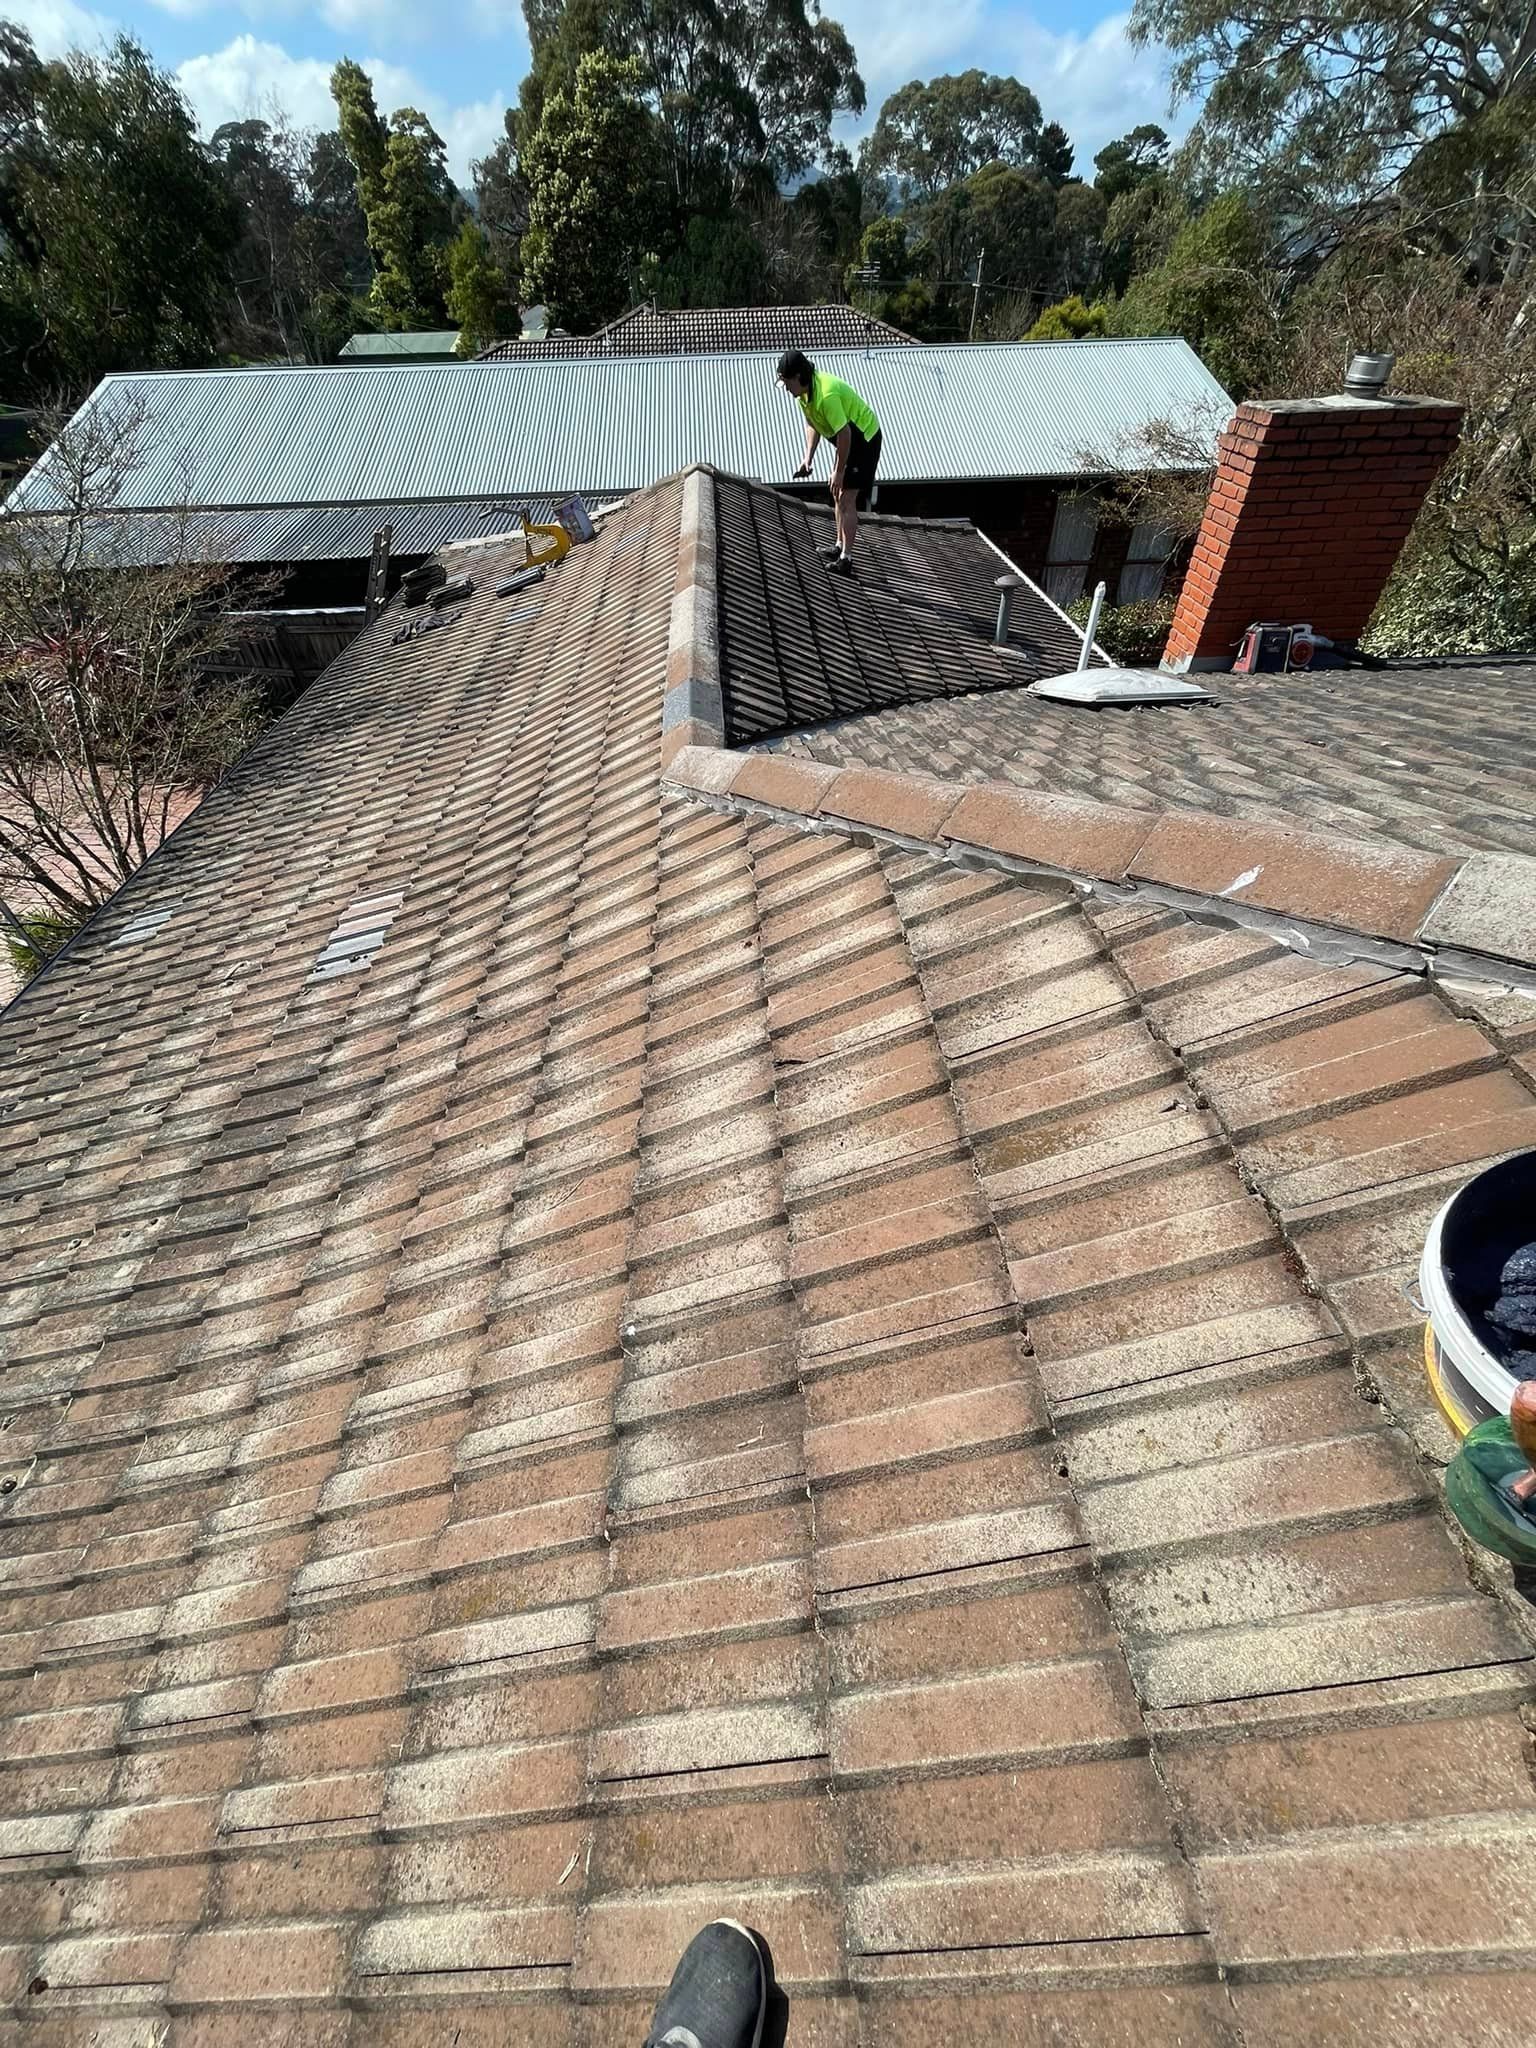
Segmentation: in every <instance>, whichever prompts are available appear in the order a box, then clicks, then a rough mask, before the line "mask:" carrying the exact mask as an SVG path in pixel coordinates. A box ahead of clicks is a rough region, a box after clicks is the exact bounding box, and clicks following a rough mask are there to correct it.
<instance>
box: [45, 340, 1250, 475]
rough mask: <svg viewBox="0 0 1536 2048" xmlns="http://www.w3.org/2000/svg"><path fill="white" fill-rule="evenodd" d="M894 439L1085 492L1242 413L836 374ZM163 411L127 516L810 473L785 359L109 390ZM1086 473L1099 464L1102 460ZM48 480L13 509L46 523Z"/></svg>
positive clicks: (998, 346)
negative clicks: (677, 475)
mask: <svg viewBox="0 0 1536 2048" xmlns="http://www.w3.org/2000/svg"><path fill="white" fill-rule="evenodd" d="M819 367H822V368H825V369H827V370H830V371H831V372H832V373H833V374H834V375H836V376H840V377H846V378H848V379H849V380H850V381H851V382H852V383H854V384H855V385H856V386H857V387H858V389H859V390H860V391H862V392H863V394H864V396H865V397H866V398H867V399H868V401H869V402H870V404H871V405H873V406H874V408H875V410H876V412H877V413H878V414H879V416H880V419H881V423H882V426H883V428H884V430H885V450H884V457H883V460H882V465H881V476H882V479H884V480H886V481H889V482H892V483H905V482H931V481H936V480H943V479H964V478H991V477H1034V476H1052V477H1057V476H1070V475H1073V474H1084V473H1091V472H1093V471H1094V470H1097V471H1098V472H1100V473H1104V472H1110V471H1114V470H1117V469H1126V468H1141V467H1145V455H1144V454H1139V453H1138V452H1137V447H1136V440H1135V437H1136V435H1137V433H1138V431H1139V430H1141V429H1144V428H1145V427H1146V426H1148V425H1149V424H1150V423H1151V422H1153V421H1157V420H1164V419H1173V420H1175V421H1178V422H1181V423H1184V424H1186V425H1188V426H1190V427H1191V428H1193V429H1194V430H1195V431H1198V432H1199V433H1201V434H1202V435H1204V436H1205V437H1206V438H1208V440H1209V442H1210V444H1211V447H1212V449H1213V450H1214V445H1215V435H1216V431H1217V429H1218V427H1219V426H1220V425H1221V424H1222V423H1223V422H1224V421H1225V419H1226V417H1227V415H1228V414H1229V413H1230V411H1231V406H1230V402H1229V400H1228V399H1227V396H1226V394H1225V392H1224V391H1223V390H1222V388H1221V386H1220V385H1219V384H1218V383H1217V382H1216V380H1215V378H1214V377H1212V376H1211V374H1210V373H1209V371H1208V370H1206V368H1205V367H1204V365H1203V364H1202V363H1201V362H1200V360H1199V358H1198V357H1197V356H1196V355H1195V353H1194V351H1193V350H1192V349H1191V348H1190V347H1189V345H1188V344H1187V343H1186V342H1184V341H1179V340H1168V341H1118V340H1117V341H1068V342H1013V343H1006V342H1005V343H995V342H994V343H990V344H988V343H982V344H977V345H975V346H969V345H960V346H954V347H940V348H872V349H868V350H858V351H854V350H842V351H834V352H826V353H824V354H823V355H822V356H821V358H820V362H819ZM135 399H138V400H141V401H142V402H143V404H144V406H145V408H146V419H147V427H146V430H145V432H144V435H143V438H142V441H141V448H140V456H141V459H140V460H139V461H138V463H137V464H136V465H135V467H134V468H133V469H132V470H131V471H130V472H129V474H128V475H127V476H126V478H125V479H124V482H123V487H122V491H121V493H120V496H119V501H118V502H119V503H120V504H121V505H122V506H123V507H124V509H128V508H142V509H145V510H150V509H155V508H163V507H167V506H173V505H177V504H181V503H183V502H185V500H186V499H187V497H188V496H190V498H191V500H192V502H193V503H194V504H195V505H198V506H200V507H205V508H209V509H217V508H222V507H233V506H257V505H261V506H292V505H326V506H336V505H343V504H381V503H387V502H394V503H404V502H410V501H418V502H419V501H421V500H424V499H434V498H439V499H460V500H462V499H467V498H492V497H502V496H520V495H521V494H522V493H524V492H527V493H530V494H534V495H544V496H550V495H558V494H560V493H562V492H564V491H569V490H583V491H586V492H589V493H593V494H607V495H618V494H620V493H622V492H624V491H628V490H634V489H638V488H641V487H643V486H645V485H647V484H649V483H653V482H655V481H656V479H658V478H659V477H664V476H668V475H670V474H671V473H672V472H673V471H675V470H679V469H682V468H685V467H686V466H688V465H689V464H690V463H694V462H710V463H713V464H715V465H716V466H717V467H718V468H721V469H727V470H731V471H734V472H735V473H736V474H737V475H740V476H745V477H755V478H760V479H763V480H766V481H774V480H780V479H784V478H786V477H788V475H789V473H790V471H791V470H792V469H793V468H794V467H795V465H796V463H797V462H798V460H799V457H800V449H801V423H800V414H799V412H798V411H797V409H796V408H795V406H794V405H793V403H792V402H791V401H790V400H789V399H788V398H787V397H786V396H785V395H784V393H783V392H782V391H780V390H779V389H778V387H777V384H776V383H775V380H774V358H773V355H772V354H771V352H752V353H743V354H737V355H704V356H637V357H610V358H599V359H595V360H584V361H574V362H569V361H562V362H541V363H464V364H457V363H456V364H452V365H446V364H445V365H435V364H420V365H417V364H409V365H408V364H401V365H399V366H398V367H384V366H380V367H379V368H378V369H377V370H375V371H373V372H372V373H371V374H370V375H368V376H367V377H355V376H343V375H342V374H341V373H340V371H339V370H336V369H313V370H276V371H262V370H237V371H225V370H197V371H184V372H169V371H167V372H157V373H145V374H136V375H122V376H113V377H108V378H107V379H105V381H104V382H103V383H102V384H101V385H100V386H99V387H98V388H97V390H96V392H95V393H94V394H93V396H92V398H91V399H90V400H89V401H88V404H89V405H92V406H97V407H103V408H110V409H112V410H114V411H115V410H117V409H119V408H120V407H122V406H124V405H125V404H127V403H129V402H131V401H133V400H135ZM1085 458H1086V459H1085ZM50 495H51V494H50V492H49V490H48V483H47V458H46V457H45V458H44V460H43V461H42V462H41V463H39V465H38V466H37V468H36V469H34V470H33V472H32V474H31V475H30V476H29V477H28V478H27V479H26V481H25V482H24V483H23V484H22V486H21V487H20V488H19V490H18V491H17V492H16V493H15V494H14V498H13V502H16V501H18V500H19V501H20V502H22V503H24V504H26V505H27V506H29V507H31V508H34V509H38V510H43V509H46V507H47V504H48V502H49V498H50Z"/></svg>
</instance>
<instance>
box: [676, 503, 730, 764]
mask: <svg viewBox="0 0 1536 2048" xmlns="http://www.w3.org/2000/svg"><path fill="white" fill-rule="evenodd" d="M717 475H718V472H717V471H716V470H714V469H712V468H710V467H709V465H708V464H706V463H696V464H695V465H694V466H693V467H692V468H691V469H685V470H684V471H683V472H682V486H683V502H682V512H681V523H680V527H679V531H678V541H677V581H676V583H675V584H674V586H673V593H672V618H671V624H670V626H669V629H668V634H667V675H666V685H665V692H664V694H663V697H662V700H661V765H662V767H663V768H666V767H667V765H668V763H669V762H670V761H671V760H672V758H673V757H674V755H676V754H677V753H678V751H679V750H680V749H681V748H683V747H701V748H706V749H707V748H719V749H721V750H722V751H723V749H724V746H725V699H724V697H723V696H722V694H721V689H720V622H719V598H720V556H719V535H718V530H717V527H716V521H715V479H716V476H717Z"/></svg>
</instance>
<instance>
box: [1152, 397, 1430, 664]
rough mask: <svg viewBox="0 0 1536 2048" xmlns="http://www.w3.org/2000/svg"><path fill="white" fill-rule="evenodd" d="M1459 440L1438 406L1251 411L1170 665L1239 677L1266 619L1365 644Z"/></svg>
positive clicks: (1170, 648) (1219, 481)
mask: <svg viewBox="0 0 1536 2048" xmlns="http://www.w3.org/2000/svg"><path fill="white" fill-rule="evenodd" d="M1460 428H1461V409H1460V407H1459V406H1454V405H1446V404H1442V403H1441V402H1440V401H1439V400H1437V399H1429V398H1390V399H1367V400H1361V399H1352V398H1313V399H1294V400H1285V401H1282V402H1278V403H1274V404H1268V405H1255V404H1248V405H1241V406H1239V407H1238V409H1237V412H1236V414H1235V416H1234V417H1233V419H1232V422H1231V424H1230V425H1229V426H1228V428H1227V431H1226V432H1225V433H1224V434H1223V435H1222V437H1221V441H1220V443H1219V456H1218V462H1217V471H1216V480H1215V482H1214V483H1213V484H1212V486H1211V496H1210V500H1209V502H1208V503H1207V505H1206V509H1205V519H1204V521H1203V523H1202V525H1201V528H1200V537H1199V539H1198V540H1197V541H1196V543H1195V549H1194V553H1193V555H1192V557H1191V559H1190V565H1189V571H1188V573H1187V575H1186V576H1185V578H1184V583H1183V587H1182V589H1181V591H1180V593H1179V603H1178V608H1177V610H1176V612H1175V613H1174V620H1173V626H1172V629H1171V630H1170V632H1169V635H1168V645H1167V648H1166V650H1165V652H1164V656H1163V660H1164V662H1165V664H1166V665H1167V666H1168V667H1170V668H1228V667H1230V666H1231V663H1232V659H1233V656H1234V655H1235V654H1236V652H1237V646H1238V642H1239V641H1240V640H1241V638H1242V635H1243V632H1244V630H1245V629H1246V628H1247V627H1248V626H1249V625H1251V624H1252V623H1253V622H1254V621H1256V620H1260V619H1274V620H1278V621H1281V622H1282V623H1285V624H1297V623H1300V622H1302V621H1305V622H1306V623H1307V624H1309V625H1311V626H1312V627H1313V629H1314V630H1315V631H1317V632H1319V633H1324V634H1326V635H1327V636H1328V638H1329V639H1330V640H1338V641H1345V642H1353V641H1356V640H1358V639H1359V637H1360V635H1361V634H1362V633H1363V632H1364V631H1365V628H1366V624H1367V622H1368V621H1369V619H1370V616H1371V613H1372V611H1373V610H1374V609H1375V606H1376V600H1377V599H1378V598H1379V597H1380V595H1381V593H1382V590H1383V588H1384V586H1385V584H1386V581H1387V578H1388V576H1390V575H1391V573H1392V566H1393V564H1394V563H1395V562H1396V560H1397V558H1398V555H1399V554H1400V553H1401V551H1402V546H1403V543H1404V541H1405V540H1406V539H1407V538H1408V534H1409V532H1410V530H1411V528H1412V526H1413V522H1414V520H1415V518H1416V517H1417V516H1418V511H1419V507H1420V506H1421V505H1422V504H1423V502H1424V499H1425V497H1426V496H1427V495H1428V492H1429V488H1430V485H1431V484H1432V483H1433V482H1434V480H1435V478H1436V476H1437V475H1438V474H1439V472H1440V468H1441V465H1442V464H1443V463H1444V461H1445V459H1446V457H1447V456H1448V455H1449V454H1450V452H1451V450H1452V448H1454V446H1455V445H1456V437H1457V434H1458V433H1459V432H1460Z"/></svg>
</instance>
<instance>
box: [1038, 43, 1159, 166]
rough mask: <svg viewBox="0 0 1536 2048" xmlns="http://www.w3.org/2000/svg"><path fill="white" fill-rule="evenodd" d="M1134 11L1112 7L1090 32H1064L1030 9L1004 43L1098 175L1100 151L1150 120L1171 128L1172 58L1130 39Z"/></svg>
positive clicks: (1080, 158)
mask: <svg viewBox="0 0 1536 2048" xmlns="http://www.w3.org/2000/svg"><path fill="white" fill-rule="evenodd" d="M1129 27H1130V16H1129V15H1128V14H1112V15H1109V16H1107V17H1106V19H1105V20H1103V21H1101V22H1100V23H1099V24H1098V26H1097V27H1096V28H1093V29H1090V30H1089V31H1088V33H1087V34H1086V35H1077V34H1074V33H1073V32H1071V31H1070V30H1069V31H1068V32H1067V33H1066V34H1064V35H1058V34H1056V33H1055V32H1054V31H1053V30H1050V29H1046V28H1042V27H1041V26H1040V24H1039V23H1038V22H1037V21H1034V20H1032V19H1031V18H1030V17H1029V16H1027V15H1021V16H1019V17H1018V18H1017V21H1016V23H1015V27H1014V33H1013V36H1012V39H1011V46H1010V43H1008V42H1004V44H1003V48H1004V49H1005V50H1007V52H1008V57H1009V61H1010V62H1011V65H1012V69H1013V70H1014V72H1015V73H1016V75H1017V76H1018V77H1020V78H1022V79H1023V80H1024V82H1025V83H1026V84H1027V85H1029V86H1031V87H1032V88H1033V90H1034V92H1035V94H1036V95H1037V97H1038V98H1039V101H1040V104H1041V107H1042V108H1043V109H1044V111H1045V118H1046V119H1047V120H1048V121H1059V122H1060V123H1061V125H1062V127H1063V128H1065V129H1066V131H1067V133H1068V134H1069V135H1070V136H1071V138H1072V141H1073V143H1074V145H1075V147H1076V150H1077V163H1076V170H1077V172H1078V175H1079V176H1082V175H1084V174H1086V175H1087V176H1089V177H1091V176H1092V175H1093V158H1094V153H1095V151H1097V150H1100V149H1102V148H1103V147H1104V145H1105V143H1106V142H1112V141H1113V140H1114V138H1115V137H1116V136H1117V135H1125V134H1127V133H1128V132H1129V131H1130V130H1131V129H1132V128H1135V127H1137V126H1138V125H1139V124H1140V123H1141V122H1143V121H1155V122H1157V123H1158V125H1159V126H1160V127H1164V128H1171V127H1172V125H1173V123H1172V122H1171V119H1170V116H1169V112H1168V60H1167V57H1166V55H1165V54H1164V52H1163V51H1161V50H1158V49H1150V50H1143V49H1138V48H1137V47H1136V46H1135V44H1133V43H1132V42H1131V40H1130V36H1129V34H1128V32H1127V31H1128V30H1129Z"/></svg>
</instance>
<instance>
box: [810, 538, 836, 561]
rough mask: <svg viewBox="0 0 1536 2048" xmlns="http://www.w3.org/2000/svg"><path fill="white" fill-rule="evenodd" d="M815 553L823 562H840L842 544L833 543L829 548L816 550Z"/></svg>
mask: <svg viewBox="0 0 1536 2048" xmlns="http://www.w3.org/2000/svg"><path fill="white" fill-rule="evenodd" d="M816 552H817V554H818V555H820V557H821V559H822V560H823V561H824V562H837V561H841V559H842V554H843V550H842V544H841V543H840V542H839V541H833V543H832V545H831V547H829V548H818V549H817V550H816Z"/></svg>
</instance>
